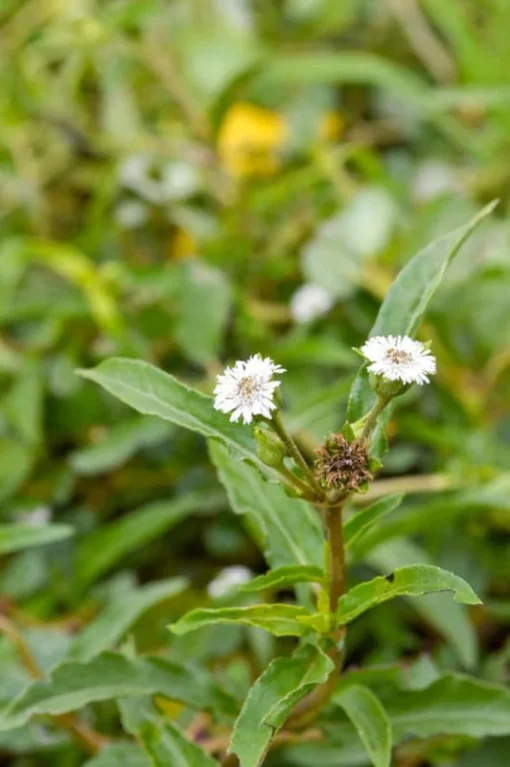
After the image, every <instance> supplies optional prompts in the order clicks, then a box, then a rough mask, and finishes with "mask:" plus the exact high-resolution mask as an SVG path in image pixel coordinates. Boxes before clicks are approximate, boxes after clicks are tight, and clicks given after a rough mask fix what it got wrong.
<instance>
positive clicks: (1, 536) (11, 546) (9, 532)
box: [0, 524, 74, 554]
mask: <svg viewBox="0 0 510 767" xmlns="http://www.w3.org/2000/svg"><path fill="white" fill-rule="evenodd" d="M71 535H74V529H73V528H72V527H70V526H69V525H48V526H47V527H32V526H31V525H16V524H12V525H0V554H10V553H11V552H13V551H20V550H22V549H28V548H32V547H33V546H42V545H43V544H44V543H54V542H55V541H61V540H63V539H64V538H69V536H71Z"/></svg>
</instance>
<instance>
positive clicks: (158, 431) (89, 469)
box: [69, 416, 172, 475]
mask: <svg viewBox="0 0 510 767" xmlns="http://www.w3.org/2000/svg"><path fill="white" fill-rule="evenodd" d="M171 431H172V427H171V426H169V425H168V424H167V423H163V422H162V421H161V420H159V418H146V417H142V418H139V417H138V416H137V417H136V418H134V419H133V420H130V421H127V422H124V423H119V424H117V425H115V426H113V427H112V428H111V429H110V431H109V432H108V434H107V435H106V436H105V437H104V438H103V439H101V440H100V441H99V442H97V443H96V444H94V445H91V446H90V447H84V448H81V449H80V450H75V451H74V453H71V456H70V458H69V462H70V464H71V467H72V468H73V469H74V471H76V472H77V473H78V474H85V475H91V474H104V473H106V472H107V471H111V469H115V468H117V466H121V465H122V464H123V463H125V462H126V461H128V460H129V459H130V458H132V456H133V455H135V453H136V452H137V451H138V450H141V449H142V448H144V447H149V446H152V445H156V444H158V443H159V442H161V441H162V440H163V439H165V437H167V436H168V435H169V434H171Z"/></svg>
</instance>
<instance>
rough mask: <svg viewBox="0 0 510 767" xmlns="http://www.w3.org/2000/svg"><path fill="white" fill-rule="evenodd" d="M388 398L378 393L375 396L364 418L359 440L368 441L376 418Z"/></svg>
mask: <svg viewBox="0 0 510 767" xmlns="http://www.w3.org/2000/svg"><path fill="white" fill-rule="evenodd" d="M389 401H390V400H388V399H386V398H385V397H381V396H380V395H379V396H378V397H377V401H376V403H375V405H374V407H373V408H372V410H370V411H369V412H368V413H367V415H366V420H365V423H364V425H363V431H362V432H361V437H360V440H361V441H362V442H368V440H369V439H370V436H371V434H372V432H373V430H374V428H375V425H376V423H377V419H378V418H379V416H380V415H381V413H382V411H383V410H384V408H385V407H386V405H388V403H389Z"/></svg>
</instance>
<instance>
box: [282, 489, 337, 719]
mask: <svg viewBox="0 0 510 767" xmlns="http://www.w3.org/2000/svg"><path fill="white" fill-rule="evenodd" d="M342 508H343V502H342V504H337V505H334V506H329V507H327V508H326V510H325V522H326V533H327V540H328V563H329V565H328V569H329V609H330V611H331V614H332V615H333V614H334V613H335V612H336V609H337V607H338V600H339V599H340V597H341V596H342V595H343V594H344V592H345V546H344V532H343V520H342ZM344 637H345V627H344V626H342V628H341V629H340V630H339V631H338V632H337V634H336V636H335V637H334V644H333V646H332V647H331V649H330V651H329V653H328V654H329V657H330V658H331V660H332V661H333V663H334V664H335V668H334V670H333V671H332V672H331V674H330V675H329V677H328V679H327V680H326V682H324V684H322V685H320V686H319V687H316V688H315V690H314V691H313V692H311V693H310V694H309V695H307V696H306V698H303V700H302V701H300V703H298V705H297V706H296V707H295V709H294V711H293V712H292V714H291V715H290V717H289V718H288V720H287V723H286V726H287V727H301V726H303V725H305V724H308V723H309V722H310V721H311V720H313V719H315V717H316V716H317V714H318V713H319V711H320V710H321V708H322V707H323V706H325V705H326V703H327V702H328V701H329V699H330V698H331V696H332V695H333V693H334V692H335V690H336V686H337V684H338V678H339V676H340V673H341V671H342V662H343V652H342V650H341V649H340V647H339V645H340V643H341V642H342V641H343V639H344Z"/></svg>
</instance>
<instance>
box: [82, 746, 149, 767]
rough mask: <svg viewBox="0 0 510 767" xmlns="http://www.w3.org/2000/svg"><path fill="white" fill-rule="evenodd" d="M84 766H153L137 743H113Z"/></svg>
mask: <svg viewBox="0 0 510 767" xmlns="http://www.w3.org/2000/svg"><path fill="white" fill-rule="evenodd" d="M84 767H152V765H151V763H150V760H149V757H148V756H146V754H144V752H143V751H142V749H141V747H140V746H139V745H137V744H136V743H112V744H111V745H108V746H106V747H105V748H103V749H101V752H100V753H99V754H98V755H97V756H94V757H93V758H92V759H90V760H89V761H88V762H86V763H85V765H84Z"/></svg>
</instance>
